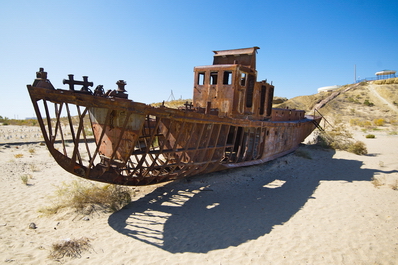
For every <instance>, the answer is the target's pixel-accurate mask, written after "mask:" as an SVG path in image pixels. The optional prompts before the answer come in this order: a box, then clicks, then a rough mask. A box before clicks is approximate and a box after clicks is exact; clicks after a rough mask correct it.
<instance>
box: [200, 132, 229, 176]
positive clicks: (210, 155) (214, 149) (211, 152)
mask: <svg viewBox="0 0 398 265" xmlns="http://www.w3.org/2000/svg"><path fill="white" fill-rule="evenodd" d="M216 125H218V126H219V128H218V132H217V139H216V141H215V144H214V146H213V147H211V148H210V154H209V160H208V161H207V163H206V165H205V168H204V170H205V169H206V168H207V167H208V166H209V164H210V163H211V162H212V163H214V161H217V162H220V161H221V160H218V159H217V160H213V156H214V152H215V151H216V149H217V148H219V147H218V139H220V133H221V128H222V126H223V124H216ZM213 126H214V124H213ZM213 129H214V127H213V128H212V133H213ZM209 139H210V137H209ZM224 146H225V145H224ZM217 166H218V164H216V165H214V167H217Z"/></svg>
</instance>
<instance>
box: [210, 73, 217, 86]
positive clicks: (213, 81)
mask: <svg viewBox="0 0 398 265" xmlns="http://www.w3.org/2000/svg"><path fill="white" fill-rule="evenodd" d="M217 77H218V72H210V85H217Z"/></svg>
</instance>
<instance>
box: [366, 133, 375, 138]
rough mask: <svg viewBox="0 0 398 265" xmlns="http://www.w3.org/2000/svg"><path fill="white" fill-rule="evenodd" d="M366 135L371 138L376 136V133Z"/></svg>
mask: <svg viewBox="0 0 398 265" xmlns="http://www.w3.org/2000/svg"><path fill="white" fill-rule="evenodd" d="M365 137H366V138H370V139H373V138H376V136H375V135H374V134H367V135H366V136H365Z"/></svg>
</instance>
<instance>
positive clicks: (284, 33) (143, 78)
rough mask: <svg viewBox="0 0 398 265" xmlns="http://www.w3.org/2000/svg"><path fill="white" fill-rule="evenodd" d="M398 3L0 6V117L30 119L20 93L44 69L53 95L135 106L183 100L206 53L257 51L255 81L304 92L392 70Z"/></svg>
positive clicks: (155, 1)
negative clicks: (104, 95)
mask: <svg viewBox="0 0 398 265" xmlns="http://www.w3.org/2000/svg"><path fill="white" fill-rule="evenodd" d="M397 14H398V1H397V0H392V1H383V0H379V1H374V0H373V1H367V0H347V1H330V0H329V1H316V0H311V1H305V0H304V1H292V0H286V1H268V0H263V1H236V0H230V1H216V0H212V1H207V0H202V1H186V0H185V1H183V0H182V1H180V0H175V1H173V0H170V1H164V0H163V1H161V0H146V1H134V0H130V1H118V0H115V1H99V0H97V1H88V0H87V1H86V0H79V1H74V0H70V1H62V2H61V1H40V0H35V1H31V0H27V1H21V0H13V1H5V0H0V36H1V37H0V38H1V41H0V64H1V66H2V67H1V71H0V80H1V85H0V92H1V95H2V96H1V97H0V115H1V116H3V117H8V118H19V119H22V118H25V117H32V116H34V111H33V108H32V106H31V102H30V99H29V96H28V93H27V90H26V85H27V84H31V83H32V82H33V80H34V78H35V72H36V71H37V70H38V69H39V67H44V69H45V70H46V71H47V72H48V77H49V79H50V80H51V82H52V83H53V85H54V86H55V87H56V88H65V89H67V86H64V85H63V84H62V80H63V79H64V78H67V76H68V74H75V79H79V80H80V79H81V76H83V75H88V76H89V80H90V81H93V82H94V86H96V85H99V84H102V85H104V88H105V89H115V88H116V87H117V86H116V84H115V83H116V81H117V80H119V79H124V80H126V82H127V86H126V89H127V91H128V94H129V98H130V99H133V100H134V101H140V102H144V103H152V102H160V101H162V100H167V99H168V98H169V96H170V93H171V90H172V91H173V94H174V96H175V98H180V97H182V98H184V99H185V98H191V97H192V86H193V67H194V66H199V65H209V64H212V58H213V53H212V51H213V50H223V49H234V48H246V47H253V46H259V47H260V50H259V51H258V55H257V70H258V79H259V80H263V79H268V81H272V82H273V84H274V85H275V90H276V92H275V95H276V96H283V97H288V98H292V97H295V96H299V95H311V94H314V93H316V92H317V88H319V87H322V86H329V85H345V84H349V83H353V81H354V65H356V69H357V77H358V76H359V77H360V78H364V77H372V76H374V73H375V72H377V71H380V70H384V69H392V70H398V15H397Z"/></svg>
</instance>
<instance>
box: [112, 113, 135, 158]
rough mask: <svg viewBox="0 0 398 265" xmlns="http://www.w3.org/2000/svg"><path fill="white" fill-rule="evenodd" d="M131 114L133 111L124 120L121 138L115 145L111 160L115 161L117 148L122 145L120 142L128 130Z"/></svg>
mask: <svg viewBox="0 0 398 265" xmlns="http://www.w3.org/2000/svg"><path fill="white" fill-rule="evenodd" d="M130 116H131V112H129V113H128V115H126V119H125V120H124V122H123V127H122V130H121V131H120V137H119V140H118V141H117V144H116V146H115V149H114V150H113V152H112V155H111V157H110V159H109V160H110V161H113V158H114V157H115V155H116V152H117V149H118V148H119V145H120V143H121V141H122V138H123V137H122V136H123V134H124V132H125V131H126V127H127V123H128V121H129V118H130ZM123 162H124V161H123ZM124 164H126V162H124Z"/></svg>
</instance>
